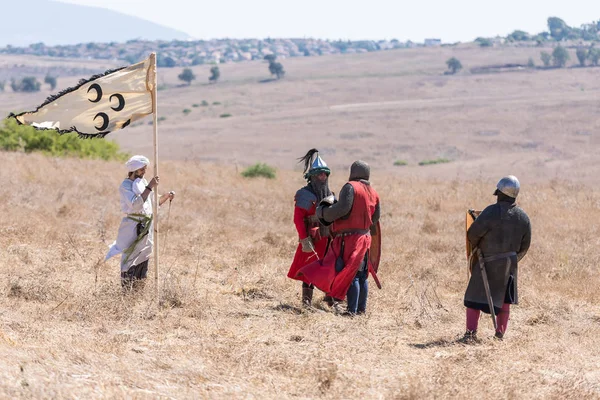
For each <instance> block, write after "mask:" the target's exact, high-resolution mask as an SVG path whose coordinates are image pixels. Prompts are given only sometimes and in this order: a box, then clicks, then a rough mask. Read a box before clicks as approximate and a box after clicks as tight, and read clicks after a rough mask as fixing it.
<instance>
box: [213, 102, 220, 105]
mask: <svg viewBox="0 0 600 400" xmlns="http://www.w3.org/2000/svg"><path fill="white" fill-rule="evenodd" d="M219 105H221V102H220V101H213V106H219Z"/></svg>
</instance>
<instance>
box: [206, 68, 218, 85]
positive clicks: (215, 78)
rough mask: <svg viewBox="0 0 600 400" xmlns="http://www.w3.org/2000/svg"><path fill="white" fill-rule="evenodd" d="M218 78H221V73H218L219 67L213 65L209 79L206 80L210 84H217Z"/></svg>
mask: <svg viewBox="0 0 600 400" xmlns="http://www.w3.org/2000/svg"><path fill="white" fill-rule="evenodd" d="M220 77H221V71H219V67H217V66H216V65H215V66H214V67H212V68H211V69H210V77H209V78H208V81H209V82H210V83H217V81H218V80H219V78H220Z"/></svg>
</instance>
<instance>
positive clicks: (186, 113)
mask: <svg viewBox="0 0 600 400" xmlns="http://www.w3.org/2000/svg"><path fill="white" fill-rule="evenodd" d="M191 112H192V110H190V109H189V108H184V109H183V113H184V114H185V115H188V114H189V113H191Z"/></svg>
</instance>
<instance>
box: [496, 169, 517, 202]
mask: <svg viewBox="0 0 600 400" xmlns="http://www.w3.org/2000/svg"><path fill="white" fill-rule="evenodd" d="M520 188H521V184H520V183H519V180H518V179H517V177H516V176H514V175H508V176H505V177H504V178H502V179H500V181H498V184H497V185H496V189H498V191H499V192H501V193H504V194H505V195H507V196H508V197H512V198H513V199H516V198H517V196H518V195H519V189H520Z"/></svg>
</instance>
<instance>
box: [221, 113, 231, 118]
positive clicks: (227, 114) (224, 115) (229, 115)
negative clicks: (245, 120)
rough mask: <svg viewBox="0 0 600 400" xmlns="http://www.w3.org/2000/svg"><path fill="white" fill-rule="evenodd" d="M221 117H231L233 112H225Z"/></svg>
mask: <svg viewBox="0 0 600 400" xmlns="http://www.w3.org/2000/svg"><path fill="white" fill-rule="evenodd" d="M219 117H221V118H229V117H231V114H229V113H225V114H221V115H219Z"/></svg>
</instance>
